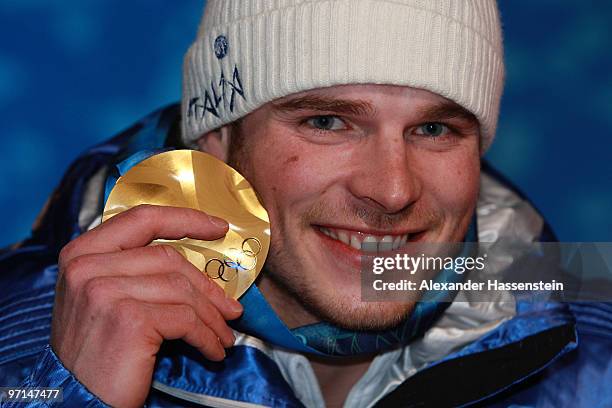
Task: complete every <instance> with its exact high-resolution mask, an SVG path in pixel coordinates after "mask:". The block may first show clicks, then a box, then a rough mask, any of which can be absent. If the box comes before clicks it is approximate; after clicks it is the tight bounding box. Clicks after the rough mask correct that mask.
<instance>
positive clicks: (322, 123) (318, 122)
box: [306, 115, 346, 130]
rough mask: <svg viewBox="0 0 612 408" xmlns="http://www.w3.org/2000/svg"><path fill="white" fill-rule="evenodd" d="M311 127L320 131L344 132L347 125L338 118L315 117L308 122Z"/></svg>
mask: <svg viewBox="0 0 612 408" xmlns="http://www.w3.org/2000/svg"><path fill="white" fill-rule="evenodd" d="M306 123H308V124H309V125H310V126H312V127H313V128H315V129H320V130H342V129H344V128H346V125H345V123H344V122H343V121H342V120H341V119H340V118H338V117H337V116H329V115H328V116H315V117H312V118H310V119H308V120H307V121H306Z"/></svg>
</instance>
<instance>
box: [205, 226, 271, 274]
mask: <svg viewBox="0 0 612 408" xmlns="http://www.w3.org/2000/svg"><path fill="white" fill-rule="evenodd" d="M254 244H256V249H255V250H251V249H249V248H250V247H252V245H254ZM245 247H247V248H245ZM261 248H262V246H261V242H259V240H258V239H257V238H255V237H250V238H247V239H245V240H244V241H242V245H241V249H237V248H230V249H229V252H230V253H233V255H234V258H232V257H230V256H228V255H223V260H221V259H219V258H211V259H209V260H208V262H206V265H205V266H204V272H205V273H206V275H208V277H209V278H211V279H221V280H222V281H224V282H231V281H232V280H234V279H236V277H237V276H238V271H239V270H240V271H250V270H252V269H254V268H255V266H256V265H257V255H258V254H259V252H261ZM247 260H249V261H248V262H249V263H246V262H247ZM215 262H216V264H217V265H218V266H217V267H216V271H215V267H214V265H215ZM226 268H229V269H233V270H234V273H233V275H232V276H231V277H227V276H226Z"/></svg>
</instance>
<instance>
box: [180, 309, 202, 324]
mask: <svg viewBox="0 0 612 408" xmlns="http://www.w3.org/2000/svg"><path fill="white" fill-rule="evenodd" d="M182 308H183V310H182V311H181V314H182V315H183V318H184V319H185V323H186V324H187V325H189V326H190V327H195V326H196V324H197V323H198V320H199V319H198V315H197V314H196V312H195V310H193V308H192V307H190V306H187V305H185V306H182Z"/></svg>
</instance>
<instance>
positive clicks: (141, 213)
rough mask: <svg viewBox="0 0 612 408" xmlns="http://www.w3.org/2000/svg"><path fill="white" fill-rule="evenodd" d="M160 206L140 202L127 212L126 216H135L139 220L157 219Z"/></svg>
mask: <svg viewBox="0 0 612 408" xmlns="http://www.w3.org/2000/svg"><path fill="white" fill-rule="evenodd" d="M158 212H159V207H157V206H155V205H152V204H138V205H137V206H135V207H132V208H130V209H129V210H127V211H126V212H125V215H126V217H133V218H134V219H135V220H138V221H149V220H152V219H155V218H156V216H157V213H158Z"/></svg>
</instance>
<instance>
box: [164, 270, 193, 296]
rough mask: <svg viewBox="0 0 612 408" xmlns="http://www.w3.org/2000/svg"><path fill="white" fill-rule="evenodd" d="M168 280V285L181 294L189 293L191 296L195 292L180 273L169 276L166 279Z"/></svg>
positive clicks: (188, 281) (189, 282)
mask: <svg viewBox="0 0 612 408" xmlns="http://www.w3.org/2000/svg"><path fill="white" fill-rule="evenodd" d="M168 280H169V283H170V285H171V286H172V287H173V288H175V289H178V290H180V291H181V292H186V293H189V294H190V295H193V294H194V292H195V290H194V287H193V285H192V284H191V281H190V280H189V279H188V278H187V277H186V276H185V275H183V274H182V273H179V272H174V273H172V274H170V276H169V277H168Z"/></svg>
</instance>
